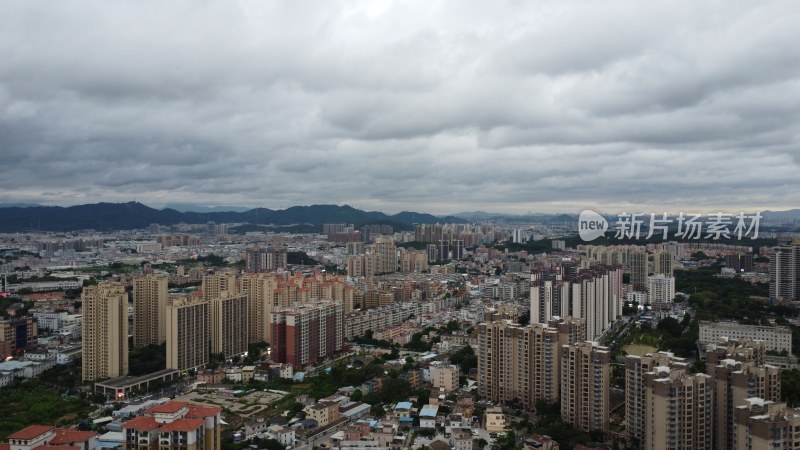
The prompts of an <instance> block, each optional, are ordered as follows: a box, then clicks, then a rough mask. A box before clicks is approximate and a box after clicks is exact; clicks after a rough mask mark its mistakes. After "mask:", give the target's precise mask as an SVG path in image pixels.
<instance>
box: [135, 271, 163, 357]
mask: <svg viewBox="0 0 800 450" xmlns="http://www.w3.org/2000/svg"><path fill="white" fill-rule="evenodd" d="M168 284H169V280H168V277H167V275H156V274H151V275H145V276H143V277H137V278H134V279H133V346H134V348H139V347H144V346H146V345H150V344H153V345H161V344H162V343H163V342H164V341H165V340H166V323H165V322H164V317H165V316H166V311H167V296H168V293H167V288H168Z"/></svg>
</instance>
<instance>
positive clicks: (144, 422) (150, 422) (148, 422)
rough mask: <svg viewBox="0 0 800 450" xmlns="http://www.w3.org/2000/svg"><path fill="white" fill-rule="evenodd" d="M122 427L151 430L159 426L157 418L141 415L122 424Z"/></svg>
mask: <svg viewBox="0 0 800 450" xmlns="http://www.w3.org/2000/svg"><path fill="white" fill-rule="evenodd" d="M122 428H130V429H133V430H142V431H149V430H155V429H156V428H158V422H156V419H153V418H152V417H144V416H139V417H136V418H133V419H131V420H129V421H127V422H125V423H124V424H123V425H122Z"/></svg>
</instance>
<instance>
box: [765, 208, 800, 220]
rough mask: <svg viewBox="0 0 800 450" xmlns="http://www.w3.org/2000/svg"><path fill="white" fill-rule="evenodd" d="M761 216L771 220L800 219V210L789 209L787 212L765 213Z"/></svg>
mask: <svg viewBox="0 0 800 450" xmlns="http://www.w3.org/2000/svg"><path fill="white" fill-rule="evenodd" d="M761 215H762V216H763V217H764V218H765V219H769V220H786V219H800V209H789V210H787V211H769V210H767V211H764V212H762V213H761Z"/></svg>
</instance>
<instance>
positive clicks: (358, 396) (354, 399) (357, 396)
mask: <svg viewBox="0 0 800 450" xmlns="http://www.w3.org/2000/svg"><path fill="white" fill-rule="evenodd" d="M363 396H364V394H363V393H362V392H361V390H360V389H356V390H355V391H353V393H352V394H350V401H351V402H358V401H361V398H362V397H363Z"/></svg>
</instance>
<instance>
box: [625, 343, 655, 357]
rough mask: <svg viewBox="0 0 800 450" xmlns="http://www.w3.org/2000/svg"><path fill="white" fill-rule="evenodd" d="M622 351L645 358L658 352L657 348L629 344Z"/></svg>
mask: <svg viewBox="0 0 800 450" xmlns="http://www.w3.org/2000/svg"><path fill="white" fill-rule="evenodd" d="M622 351H624V352H625V353H627V354H629V355H634V356H644V355H645V354H647V353H653V352H655V351H656V347H653V346H651V345H643V344H628V345H626V346H624V347H622Z"/></svg>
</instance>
